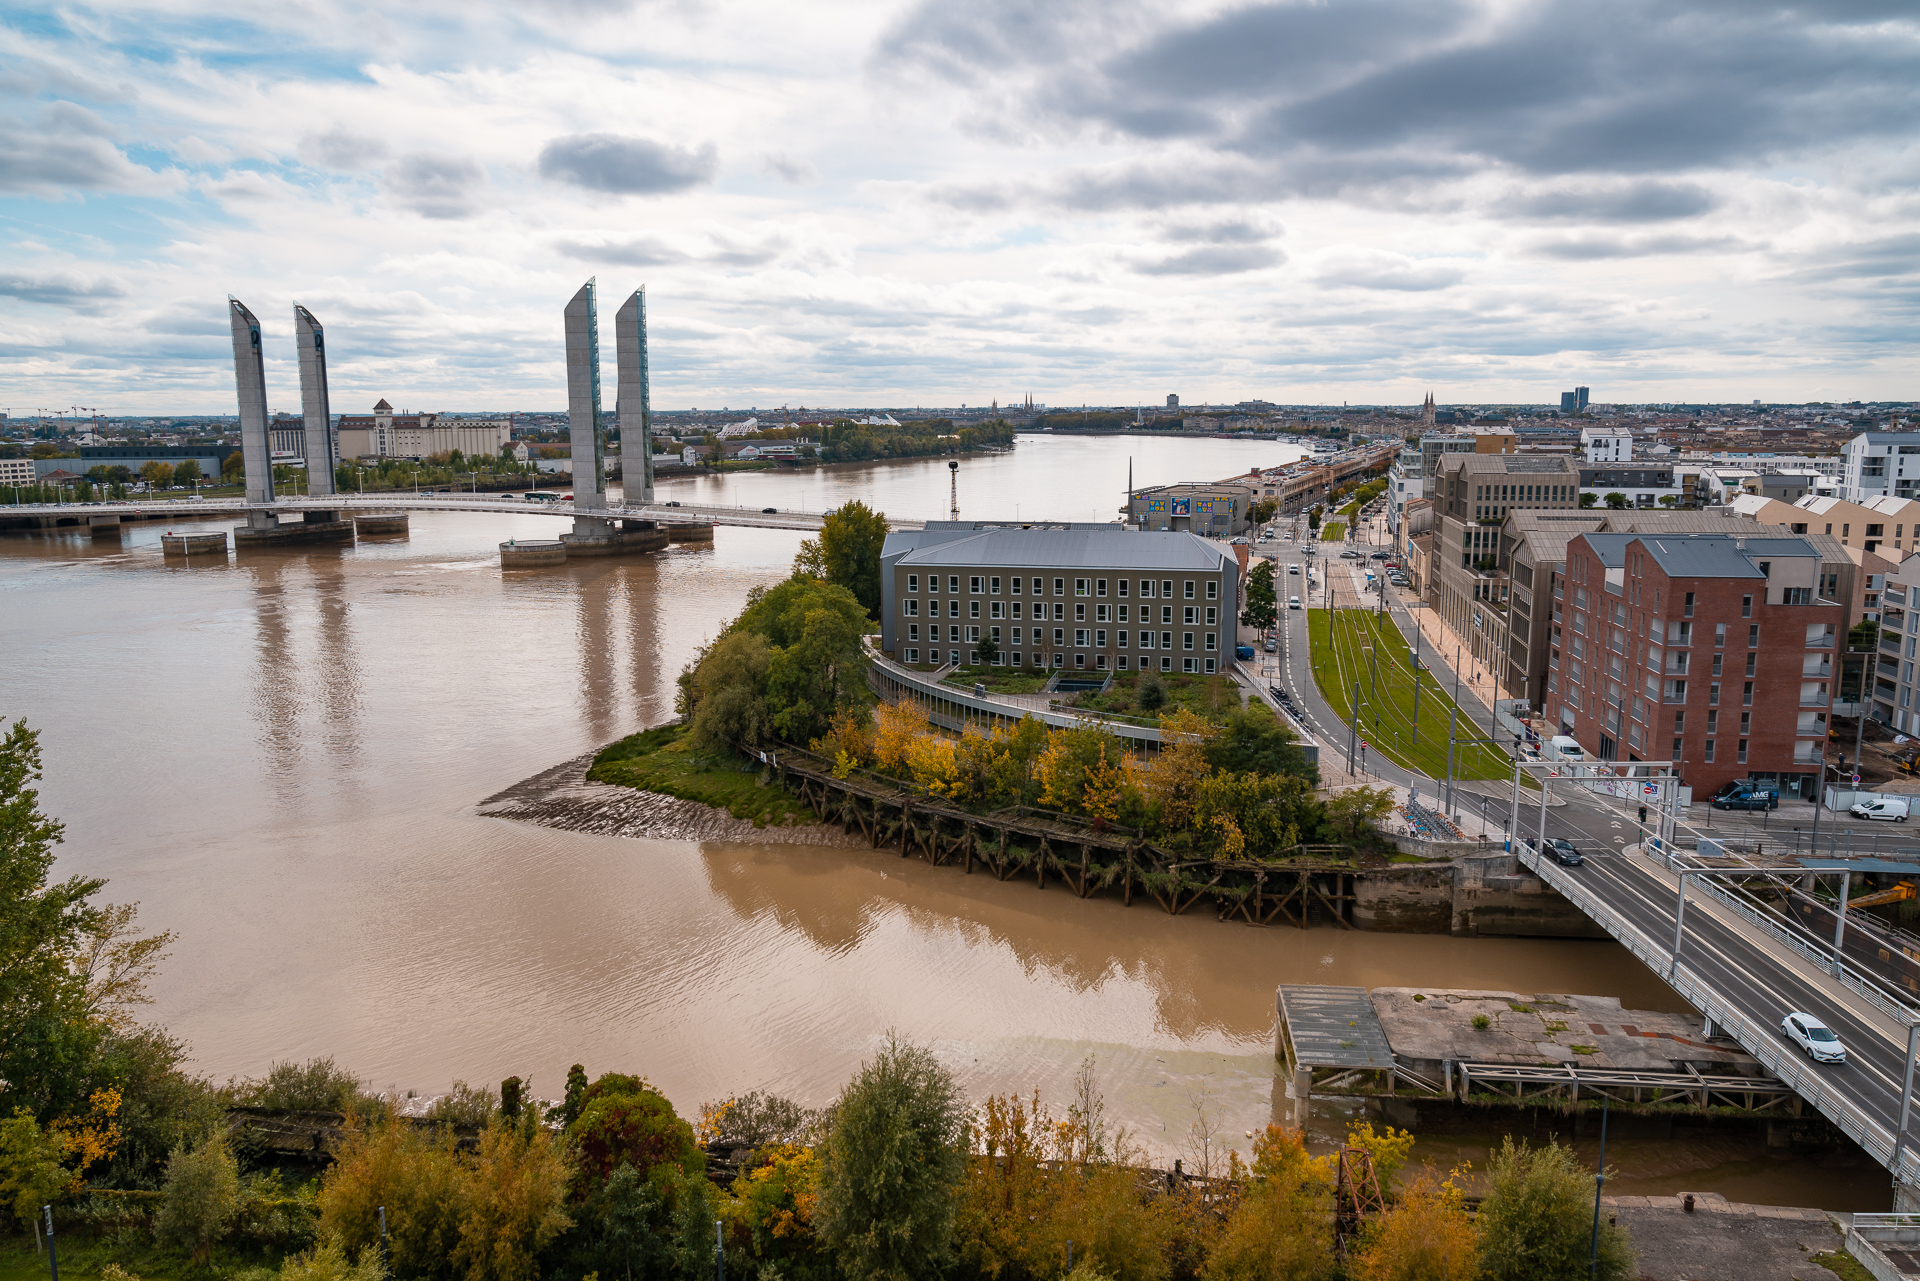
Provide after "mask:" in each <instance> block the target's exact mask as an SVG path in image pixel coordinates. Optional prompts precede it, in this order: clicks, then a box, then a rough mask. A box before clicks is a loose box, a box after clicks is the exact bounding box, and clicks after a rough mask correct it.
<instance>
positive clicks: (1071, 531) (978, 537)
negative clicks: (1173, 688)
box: [880, 521, 1240, 674]
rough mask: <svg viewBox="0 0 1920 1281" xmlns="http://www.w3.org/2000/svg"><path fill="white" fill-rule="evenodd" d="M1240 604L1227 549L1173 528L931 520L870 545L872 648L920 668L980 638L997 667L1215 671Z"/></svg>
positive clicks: (948, 659) (959, 653) (1235, 566)
mask: <svg viewBox="0 0 1920 1281" xmlns="http://www.w3.org/2000/svg"><path fill="white" fill-rule="evenodd" d="M1239 613H1240V604H1239V561H1238V559H1237V558H1236V557H1235V556H1234V555H1233V553H1232V549H1231V548H1230V547H1228V546H1226V545H1224V544H1221V543H1217V542H1213V541H1211V540H1208V539H1204V538H1199V537H1196V536H1195V535H1192V534H1189V533H1184V532H1180V533H1174V532H1165V533H1146V532H1140V531H1135V530H1128V529H1122V528H1120V527H1118V526H1114V525H1093V524H1065V525H1038V524H1035V525H1020V524H1005V525H996V524H993V523H990V522H984V521H982V522H974V521H929V522H927V527H926V528H925V529H924V530H903V531H900V532H897V533H893V534H889V535H887V539H886V542H885V544H884V546H883V547H882V550H881V554H880V620H881V621H880V635H881V648H882V649H883V650H884V651H886V652H887V653H888V654H889V655H891V656H893V657H894V658H896V659H897V660H898V661H900V662H903V663H909V664H914V665H920V666H938V665H942V664H946V663H966V662H971V661H974V660H975V659H976V654H975V651H974V649H973V646H974V645H975V644H977V643H978V642H979V641H980V640H981V639H982V638H986V639H989V640H991V641H992V642H993V644H994V648H995V649H996V651H997V653H996V656H995V658H994V664H995V665H996V666H1009V667H1026V668H1035V669H1059V670H1062V671H1076V672H1078V671H1095V672H1101V671H1109V670H1117V671H1123V672H1124V671H1129V670H1132V671H1148V670H1157V671H1162V672H1174V671H1178V672H1193V673H1197V674H1205V673H1210V672H1219V671H1221V670H1223V669H1224V668H1225V666H1226V665H1227V664H1229V663H1231V662H1232V661H1233V647H1234V644H1235V635H1236V632H1235V627H1236V620H1237V619H1238V617H1239Z"/></svg>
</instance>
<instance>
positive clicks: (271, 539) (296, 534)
mask: <svg viewBox="0 0 1920 1281" xmlns="http://www.w3.org/2000/svg"><path fill="white" fill-rule="evenodd" d="M247 517H248V519H247V523H246V524H244V525H235V526H234V527H233V546H234V550H235V551H244V550H245V549H247V548H249V547H290V546H296V545H298V544H302V543H350V542H352V541H353V522H352V521H350V520H341V519H340V514H339V513H338V512H308V513H307V519H305V520H298V521H284V522H283V521H281V520H280V518H279V517H277V516H275V515H274V514H273V513H271V512H249V513H247ZM315 517H325V519H315ZM256 518H260V522H263V523H257V522H256Z"/></svg>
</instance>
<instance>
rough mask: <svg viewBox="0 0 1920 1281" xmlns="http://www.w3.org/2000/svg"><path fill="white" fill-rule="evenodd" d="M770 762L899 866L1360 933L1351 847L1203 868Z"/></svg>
mask: <svg viewBox="0 0 1920 1281" xmlns="http://www.w3.org/2000/svg"><path fill="white" fill-rule="evenodd" d="M768 764H769V766H770V767H771V769H772V770H773V772H774V774H775V776H776V777H777V778H778V780H779V781H780V782H781V783H782V784H783V785H785V786H786V787H787V788H788V789H789V790H790V791H792V792H794V793H795V794H796V795H798V796H799V797H800V798H801V799H802V800H804V801H806V803H807V804H808V805H809V806H810V807H811V808H812V810H813V812H814V813H815V814H816V815H817V816H818V817H819V819H820V821H821V822H823V823H837V824H839V825H840V827H841V828H842V830H844V831H846V832H848V833H853V832H859V833H860V834H861V835H862V836H864V837H866V839H867V842H868V843H869V844H870V845H871V846H872V847H873V848H874V849H892V848H898V849H899V851H900V857H902V858H906V857H909V856H911V855H916V854H917V855H919V856H920V857H921V858H923V859H925V860H926V861H927V862H929V863H931V864H933V865H934V866H936V867H944V866H953V865H957V866H959V868H960V869H961V871H963V872H965V873H967V874H969V875H971V874H972V872H973V870H974V868H975V866H976V865H978V866H979V867H981V868H982V869H983V870H985V871H989V872H991V873H993V875H994V877H995V879H997V880H1002V881H1008V880H1013V879H1015V878H1017V877H1024V876H1032V877H1033V880H1034V885H1035V887H1036V888H1038V889H1045V888H1046V886H1047V879H1048V877H1049V876H1051V877H1053V878H1054V879H1056V880H1057V881H1059V882H1060V883H1061V884H1062V885H1064V886H1065V887H1066V888H1067V889H1068V890H1070V891H1071V892H1072V893H1073V894H1075V895H1076V896H1077V897H1079V898H1089V897H1092V896H1093V895H1095V894H1099V893H1108V892H1111V891H1113V890H1114V889H1115V887H1116V886H1117V887H1118V890H1119V893H1120V901H1121V902H1122V903H1124V904H1126V905H1128V906H1132V904H1133V900H1134V897H1135V896H1136V895H1137V894H1145V895H1146V896H1148V897H1150V898H1151V899H1153V901H1154V902H1156V903H1158V904H1159V905H1160V907H1161V908H1162V909H1163V910H1164V911H1166V912H1167V913H1168V914H1169V915H1172V916H1180V915H1183V914H1184V913H1185V912H1186V911H1187V909H1189V908H1191V907H1192V906H1193V905H1194V904H1195V903H1197V902H1199V901H1200V900H1201V899H1203V898H1204V899H1210V900H1211V901H1212V902H1213V904H1214V906H1215V910H1216V914H1217V916H1218V919H1220V920H1222V921H1241V922H1243V923H1245V924H1248V925H1271V924H1275V923H1276V922H1284V923H1285V924H1289V925H1296V926H1299V927H1300V928H1302V929H1305V928H1306V927H1307V926H1308V925H1309V924H1311V923H1313V922H1315V921H1327V922H1331V923H1332V924H1334V925H1337V926H1339V927H1340V928H1343V929H1354V928H1357V927H1356V925H1355V923H1354V919H1353V917H1354V905H1355V903H1356V902H1357V901H1358V897H1359V896H1358V893H1357V888H1358V887H1357V883H1358V881H1359V879H1360V878H1361V877H1362V876H1363V875H1364V874H1365V873H1366V872H1367V871H1368V870H1369V869H1366V868H1363V867H1362V866H1361V865H1360V862H1359V859H1358V858H1357V857H1356V855H1355V852H1354V851H1353V850H1352V849H1351V848H1349V847H1347V846H1344V845H1298V846H1295V847H1293V848H1292V849H1291V850H1288V851H1286V852H1285V853H1283V854H1282V855H1281V856H1280V857H1279V858H1277V859H1274V860H1269V861H1256V860H1227V859H1196V858H1192V857H1182V856H1181V855H1180V854H1177V853H1174V852H1171V851H1168V850H1165V849H1162V848H1160V847H1159V846H1157V845H1154V844H1153V843H1151V842H1149V841H1146V840H1143V839H1142V838H1141V836H1140V834H1139V833H1138V832H1137V831H1135V830H1134V829H1132V828H1129V827H1124V826H1121V825H1119V824H1106V825H1099V824H1094V823H1089V822H1085V821H1083V820H1081V819H1077V818H1074V817H1072V816H1070V815H1066V814H1059V813H1056V812H1054V811H1052V810H1043V809H1036V808H1034V807H1032V806H1027V805H1015V806H1010V807H1008V808H1006V809H1001V810H995V811H993V812H991V813H986V814H979V813H974V812H973V811H970V810H965V809H961V808H960V807H958V806H956V805H952V804H949V803H946V802H943V801H941V800H939V799H938V798H936V797H934V796H932V795H931V794H930V793H927V792H925V791H923V790H920V789H918V788H914V787H912V786H910V785H907V784H903V783H900V782H898V781H897V780H894V779H890V778H886V777H884V776H882V775H879V774H875V773H872V772H870V771H867V770H855V771H853V772H852V773H850V774H848V775H847V776H846V777H844V778H842V777H838V776H836V774H835V772H834V769H833V767H832V766H831V765H830V764H829V763H828V762H827V761H825V760H823V759H822V758H820V757H817V756H814V755H813V754H812V753H810V752H805V751H802V750H800V749H798V748H791V747H789V748H785V749H782V750H780V751H778V752H774V753H769V755H768Z"/></svg>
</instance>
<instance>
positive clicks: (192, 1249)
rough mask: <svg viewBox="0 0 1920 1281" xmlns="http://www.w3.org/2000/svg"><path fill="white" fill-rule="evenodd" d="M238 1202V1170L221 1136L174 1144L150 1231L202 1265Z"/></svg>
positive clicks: (224, 1230) (225, 1228) (236, 1210)
mask: <svg viewBox="0 0 1920 1281" xmlns="http://www.w3.org/2000/svg"><path fill="white" fill-rule="evenodd" d="M239 1208H240V1170H239V1167H238V1166H237V1165H236V1164H235V1163H234V1159H233V1153H232V1152H230V1151H228V1149H227V1144H226V1140H225V1139H224V1138H221V1137H217V1136H216V1137H214V1138H210V1139H207V1140H205V1141H203V1142H202V1143H201V1144H200V1146H199V1147H197V1148H193V1149H191V1150H189V1149H187V1148H184V1147H181V1148H176V1149H174V1153H173V1156H172V1157H171V1158H169V1159H168V1161H167V1184H166V1187H164V1188H163V1189H161V1198H160V1211H159V1213H158V1214H156V1215H155V1216H154V1223H153V1235H154V1237H155V1239H156V1240H158V1241H159V1242H160V1244H161V1245H163V1246H168V1247H171V1248H173V1249H176V1250H181V1251H184V1252H185V1253H186V1254H187V1255H188V1257H190V1258H191V1259H192V1260H193V1262H194V1263H195V1264H197V1265H200V1266H205V1265H206V1264H207V1263H208V1262H209V1261H210V1260H211V1259H212V1258H213V1248H214V1246H216V1245H218V1244H219V1243H220V1239H221V1238H222V1237H224V1236H225V1235H226V1234H227V1227H228V1225H229V1224H230V1223H232V1221H233V1219H234V1216H235V1214H236V1213H237V1212H238V1211H239Z"/></svg>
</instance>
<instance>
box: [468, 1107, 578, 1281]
mask: <svg viewBox="0 0 1920 1281" xmlns="http://www.w3.org/2000/svg"><path fill="white" fill-rule="evenodd" d="M467 1177H468V1179H469V1181H470V1182H469V1193H468V1195H467V1198H466V1201H467V1213H466V1215H465V1216H464V1217H463V1218H462V1219H461V1221H460V1247H459V1249H458V1251H457V1253H456V1258H457V1260H458V1261H459V1262H461V1263H464V1264H466V1269H467V1270H466V1281H536V1278H538V1277H539V1275H540V1269H539V1267H538V1266H537V1265H536V1264H535V1263H534V1256H535V1255H536V1254H538V1253H539V1252H540V1251H541V1250H543V1249H544V1248H546V1246H547V1245H548V1243H549V1242H551V1241H552V1240H553V1239H554V1238H555V1237H557V1236H559V1235H560V1234H561V1233H562V1232H564V1231H566V1230H567V1229H568V1228H570V1227H572V1226H573V1220H572V1219H570V1218H568V1217H567V1214H566V1211H565V1210H564V1209H563V1208H562V1207H563V1206H564V1205H565V1204H566V1199H567V1186H568V1184H569V1183H570V1182H571V1180H572V1177H573V1167H572V1166H571V1165H570V1164H569V1163H568V1161H567V1157H566V1154H565V1152H564V1151H563V1149H562V1148H561V1146H560V1144H559V1143H558V1142H557V1141H556V1140H555V1138H554V1136H553V1135H552V1134H551V1133H550V1132H549V1131H548V1130H547V1129H546V1128H545V1127H544V1126H542V1125H541V1124H540V1123H539V1122H538V1121H537V1120H535V1118H534V1117H533V1115H532V1114H531V1113H528V1114H527V1115H525V1116H523V1117H522V1118H521V1120H520V1123H519V1124H517V1125H508V1124H505V1123H504V1122H501V1121H497V1120H496V1121H494V1122H493V1123H492V1124H490V1125H489V1126H488V1127H487V1130H486V1133H484V1134H482V1135H481V1136H480V1150H479V1151H478V1152H476V1153H474V1156H473V1161H472V1164H471V1165H470V1166H469V1167H468V1171H467Z"/></svg>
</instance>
